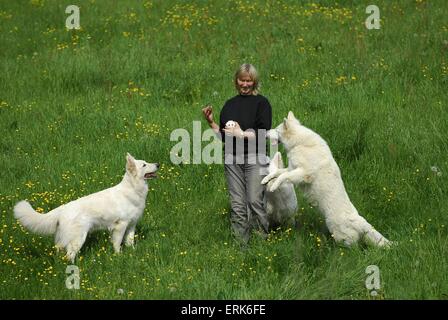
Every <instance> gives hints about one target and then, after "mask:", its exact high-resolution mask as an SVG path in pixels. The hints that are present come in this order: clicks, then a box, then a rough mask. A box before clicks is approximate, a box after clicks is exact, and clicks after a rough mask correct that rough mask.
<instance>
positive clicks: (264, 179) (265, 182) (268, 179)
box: [261, 175, 272, 184]
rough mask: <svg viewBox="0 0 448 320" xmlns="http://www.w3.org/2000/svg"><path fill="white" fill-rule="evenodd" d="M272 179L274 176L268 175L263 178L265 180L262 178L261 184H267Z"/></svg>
mask: <svg viewBox="0 0 448 320" xmlns="http://www.w3.org/2000/svg"><path fill="white" fill-rule="evenodd" d="M271 180H272V176H270V175H267V176H266V177H264V178H263V180H261V184H267V183H268V182H269V181H271Z"/></svg>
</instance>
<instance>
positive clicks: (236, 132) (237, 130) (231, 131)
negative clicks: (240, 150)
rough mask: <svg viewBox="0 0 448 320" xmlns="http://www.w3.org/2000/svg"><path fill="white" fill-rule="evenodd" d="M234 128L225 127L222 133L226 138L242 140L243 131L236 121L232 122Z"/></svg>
mask: <svg viewBox="0 0 448 320" xmlns="http://www.w3.org/2000/svg"><path fill="white" fill-rule="evenodd" d="M234 124H235V125H234V126H232V127H229V126H226V127H225V128H224V129H223V131H224V133H225V134H226V135H228V136H234V137H237V138H240V139H243V138H244V131H243V130H242V129H241V127H240V124H239V123H238V122H236V121H234Z"/></svg>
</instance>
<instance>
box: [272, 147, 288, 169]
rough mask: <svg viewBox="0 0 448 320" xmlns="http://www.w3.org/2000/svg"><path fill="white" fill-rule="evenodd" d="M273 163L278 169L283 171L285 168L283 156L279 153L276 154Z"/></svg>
mask: <svg viewBox="0 0 448 320" xmlns="http://www.w3.org/2000/svg"><path fill="white" fill-rule="evenodd" d="M272 162H274V164H275V165H276V166H277V168H278V169H283V168H284V167H285V166H284V165H283V160H282V154H281V153H280V152H279V151H277V152H276V153H275V154H274V157H273V158H272Z"/></svg>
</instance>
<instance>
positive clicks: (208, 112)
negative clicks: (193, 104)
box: [202, 105, 214, 124]
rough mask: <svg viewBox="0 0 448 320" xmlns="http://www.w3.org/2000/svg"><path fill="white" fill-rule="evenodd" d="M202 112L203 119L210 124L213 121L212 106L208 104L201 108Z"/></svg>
mask: <svg viewBox="0 0 448 320" xmlns="http://www.w3.org/2000/svg"><path fill="white" fill-rule="evenodd" d="M202 113H203V114H204V118H205V120H207V122H208V123H209V124H212V123H213V122H214V121H213V110H212V106H210V105H208V106H206V107H205V108H203V109H202Z"/></svg>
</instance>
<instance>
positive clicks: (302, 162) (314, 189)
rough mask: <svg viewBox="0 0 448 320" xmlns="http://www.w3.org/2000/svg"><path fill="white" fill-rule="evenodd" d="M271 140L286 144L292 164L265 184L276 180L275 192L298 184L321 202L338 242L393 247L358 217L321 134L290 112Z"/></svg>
mask: <svg viewBox="0 0 448 320" xmlns="http://www.w3.org/2000/svg"><path fill="white" fill-rule="evenodd" d="M268 138H270V139H272V140H273V142H275V141H278V142H281V143H283V145H284V147H285V150H286V151H287V155H288V164H289V167H288V168H286V169H279V170H277V171H276V172H275V173H270V174H268V175H267V176H266V177H265V178H264V179H263V180H262V182H261V183H262V184H267V183H268V182H269V181H271V180H272V179H275V180H274V181H273V182H272V184H271V185H270V187H269V186H268V187H269V189H270V191H271V192H275V190H277V189H278V188H279V187H280V185H282V184H283V183H285V182H286V181H288V182H290V183H293V184H294V185H298V186H299V187H300V189H301V190H302V191H303V193H304V195H305V197H306V198H307V199H308V200H309V201H310V202H312V203H317V205H318V207H319V209H320V211H321V212H322V213H323V215H324V217H325V222H326V225H327V227H328V229H329V231H330V232H331V234H332V236H333V237H334V239H335V241H336V242H342V243H344V244H345V245H346V246H351V245H353V244H355V243H357V242H358V241H359V240H361V239H363V240H365V241H366V242H368V243H371V244H373V245H376V246H379V247H389V246H390V245H391V242H390V241H389V240H387V239H386V238H385V237H384V236H383V235H382V234H380V233H379V232H378V231H376V230H375V229H374V228H373V226H372V225H370V224H369V223H368V222H367V221H366V220H365V219H364V218H363V217H361V216H360V215H359V214H358V211H357V210H356V208H355V207H354V206H353V204H352V202H351V201H350V199H349V197H348V195H347V192H346V191H345V187H344V183H343V181H342V177H341V172H340V170H339V167H338V165H337V164H336V161H335V160H334V158H333V155H332V153H331V151H330V148H329V147H328V145H327V143H326V142H325V140H324V139H322V137H321V136H320V135H318V134H317V133H315V132H314V131H312V130H311V129H309V128H306V127H305V126H303V125H301V124H300V122H299V120H297V119H296V118H295V117H294V114H293V113H292V112H289V113H288V117H287V118H286V119H284V121H283V123H281V124H280V125H279V126H278V127H277V128H275V129H272V130H269V131H268Z"/></svg>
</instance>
